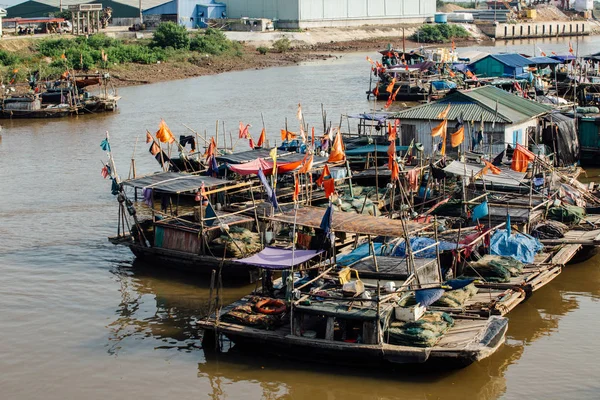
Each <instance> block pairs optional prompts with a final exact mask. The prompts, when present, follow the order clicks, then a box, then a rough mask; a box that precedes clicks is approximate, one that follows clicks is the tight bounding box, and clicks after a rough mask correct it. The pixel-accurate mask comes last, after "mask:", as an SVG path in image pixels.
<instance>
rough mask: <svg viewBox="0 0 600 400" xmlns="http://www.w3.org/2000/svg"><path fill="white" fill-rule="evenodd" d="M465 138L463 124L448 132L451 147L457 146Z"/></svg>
mask: <svg viewBox="0 0 600 400" xmlns="http://www.w3.org/2000/svg"><path fill="white" fill-rule="evenodd" d="M463 140H465V126H464V125H461V127H460V128H459V129H458V130H457V131H456V132H454V133H451V134H450V145H451V146H452V147H458V146H460V144H461V143H462V142H463Z"/></svg>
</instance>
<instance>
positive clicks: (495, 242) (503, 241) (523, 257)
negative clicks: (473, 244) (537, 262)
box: [490, 229, 544, 264]
mask: <svg viewBox="0 0 600 400" xmlns="http://www.w3.org/2000/svg"><path fill="white" fill-rule="evenodd" d="M543 248H544V246H543V245H542V244H541V243H540V241H539V240H538V239H536V238H534V237H532V236H529V235H526V234H524V233H517V234H515V235H510V234H508V233H507V231H506V230H505V229H499V230H497V231H496V233H494V235H493V236H492V239H491V241H490V254H493V255H497V256H510V257H512V258H514V259H515V260H519V261H521V262H522V263H524V264H531V263H533V260H534V257H535V255H536V254H537V253H538V252H539V251H540V250H542V249H543Z"/></svg>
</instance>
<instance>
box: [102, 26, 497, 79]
mask: <svg viewBox="0 0 600 400" xmlns="http://www.w3.org/2000/svg"><path fill="white" fill-rule="evenodd" d="M380 32H386V33H387V34H386V35H384V36H372V37H367V38H363V39H353V40H344V41H329V42H325V43H323V42H316V43H306V42H303V41H293V42H292V45H291V46H290V48H289V49H288V50H287V51H285V52H276V51H268V52H267V53H266V54H261V53H260V52H259V51H258V50H257V48H259V47H261V46H264V45H266V43H265V42H263V41H243V42H242V52H241V55H239V56H226V57H224V56H201V57H191V58H189V59H187V60H186V59H179V60H174V61H167V62H161V63H158V64H125V65H115V66H111V67H110V72H111V76H112V77H113V80H114V82H115V83H116V84H117V86H131V85H140V84H148V83H155V82H163V81H170V80H176V79H186V78H192V77H197V76H205V75H213V74H220V73H223V72H231V71H242V70H249V69H265V68H271V67H281V66H290V65H297V64H299V63H303V62H311V61H323V60H327V59H332V58H339V57H343V54H344V53H347V52H359V51H364V52H369V51H372V52H376V51H379V50H381V49H382V48H385V47H386V46H387V45H388V44H389V43H391V44H392V45H393V46H394V47H396V48H401V47H402V36H395V35H391V34H389V33H390V31H389V30H384V31H381V30H380ZM406 36H407V37H408V36H409V33H408V32H406ZM492 43H493V42H492V41H489V40H488V41H482V40H480V39H474V38H473V39H470V40H463V41H460V42H458V41H457V42H456V45H457V46H460V47H468V46H472V45H482V44H488V45H491V44H492ZM258 45H261V46H258ZM404 45H405V46H406V48H407V49H414V48H418V47H420V46H423V44H422V43H417V42H414V41H411V40H408V39H406V40H405V42H404ZM425 46H426V47H427V46H429V47H450V44H449V43H445V44H426V45H425Z"/></svg>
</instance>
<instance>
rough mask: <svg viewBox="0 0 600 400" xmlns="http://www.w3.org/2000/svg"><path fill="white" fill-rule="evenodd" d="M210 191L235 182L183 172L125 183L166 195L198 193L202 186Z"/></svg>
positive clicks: (157, 174)
mask: <svg viewBox="0 0 600 400" xmlns="http://www.w3.org/2000/svg"><path fill="white" fill-rule="evenodd" d="M203 183H204V187H205V188H206V189H207V190H208V189H211V188H215V187H217V186H223V185H228V184H233V183H235V182H233V181H228V180H225V179H218V178H213V177H212V176H203V175H193V174H186V173H183V172H158V173H156V174H152V175H146V176H142V177H140V178H135V179H128V180H126V181H124V182H123V184H124V185H126V186H131V187H134V188H138V189H141V188H144V189H154V190H159V191H161V192H166V193H175V194H176V193H185V192H196V191H197V190H198V189H199V188H200V187H202V184H203Z"/></svg>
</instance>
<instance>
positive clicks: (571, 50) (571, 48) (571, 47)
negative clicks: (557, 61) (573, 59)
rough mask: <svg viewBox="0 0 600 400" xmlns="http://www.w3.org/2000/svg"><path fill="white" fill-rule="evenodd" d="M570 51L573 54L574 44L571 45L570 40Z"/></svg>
mask: <svg viewBox="0 0 600 400" xmlns="http://www.w3.org/2000/svg"><path fill="white" fill-rule="evenodd" d="M569 53H571V54H573V46H572V45H571V42H569Z"/></svg>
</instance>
